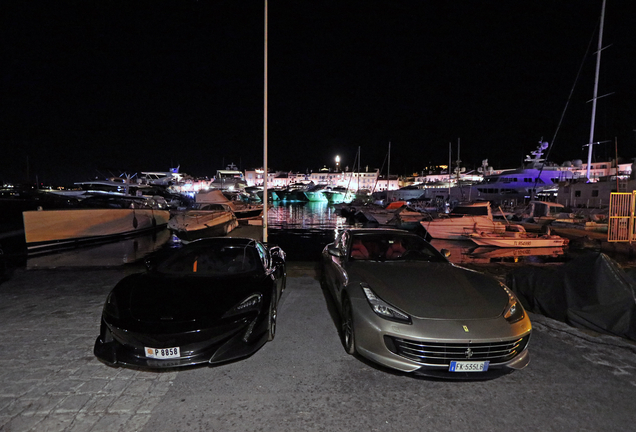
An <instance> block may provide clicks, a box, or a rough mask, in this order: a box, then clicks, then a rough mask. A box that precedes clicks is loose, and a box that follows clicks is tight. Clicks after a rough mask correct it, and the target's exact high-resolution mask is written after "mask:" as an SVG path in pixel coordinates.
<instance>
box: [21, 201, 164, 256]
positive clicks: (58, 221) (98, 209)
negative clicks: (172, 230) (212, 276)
mask: <svg viewBox="0 0 636 432" xmlns="http://www.w3.org/2000/svg"><path fill="white" fill-rule="evenodd" d="M153 204H155V203H154V202H153V201H149V200H147V199H145V198H143V197H132V196H107V195H103V196H94V197H89V198H85V199H83V200H82V201H80V202H79V203H78V206H79V207H77V208H69V209H62V210H59V209H41V210H33V211H25V212H23V213H22V218H23V222H24V237H25V241H26V245H27V250H28V251H29V252H30V253H31V252H38V251H46V250H48V249H52V248H60V247H75V246H77V245H80V244H86V243H94V242H105V241H112V240H114V239H116V238H121V237H127V236H135V235H140V234H142V233H146V232H149V231H152V230H157V229H159V228H162V227H165V226H166V225H167V223H168V220H169V219H170V212H169V211H168V210H165V209H160V208H158V207H157V206H156V205H153Z"/></svg>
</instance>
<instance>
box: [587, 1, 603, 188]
mask: <svg viewBox="0 0 636 432" xmlns="http://www.w3.org/2000/svg"><path fill="white" fill-rule="evenodd" d="M604 22H605V0H603V6H602V9H601V24H600V27H599V31H598V48H597V50H596V74H595V77H594V98H593V99H592V122H591V124H590V140H589V143H588V149H587V180H588V181H590V168H591V166H592V149H593V147H594V123H596V100H597V98H598V75H599V72H600V70H601V50H602V48H603V23H604Z"/></svg>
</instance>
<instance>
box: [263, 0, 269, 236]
mask: <svg viewBox="0 0 636 432" xmlns="http://www.w3.org/2000/svg"><path fill="white" fill-rule="evenodd" d="M264 50H265V53H264V54H265V60H264V65H263V66H264V72H263V75H264V76H263V81H264V87H265V89H264V92H263V100H264V103H263V241H264V242H266V243H267V210H268V208H269V200H268V198H267V0H265V47H264Z"/></svg>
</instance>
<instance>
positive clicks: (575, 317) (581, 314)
mask: <svg viewBox="0 0 636 432" xmlns="http://www.w3.org/2000/svg"><path fill="white" fill-rule="evenodd" d="M633 276H635V275H632V274H631V273H627V272H626V271H625V270H623V269H622V268H621V267H620V265H619V264H618V263H616V261H614V260H612V259H611V258H610V257H608V256H607V255H605V254H603V253H589V254H586V255H582V256H580V257H577V258H576V259H574V260H572V261H570V262H568V263H566V264H564V265H562V266H559V267H558V268H545V267H541V268H539V267H531V268H523V269H519V270H516V271H514V272H512V273H511V274H509V275H508V277H507V283H508V286H509V287H510V288H511V289H512V290H513V291H514V292H515V294H517V297H518V298H519V301H521V304H523V306H524V307H525V308H526V309H527V310H528V311H530V312H535V313H539V314H542V315H544V316H547V317H550V318H554V319H557V320H559V321H563V322H566V323H569V324H570V325H573V326H575V327H579V328H586V329H591V330H594V331H596V332H599V333H607V334H613V335H616V336H620V337H625V338H628V339H631V340H636V278H634V277H633Z"/></svg>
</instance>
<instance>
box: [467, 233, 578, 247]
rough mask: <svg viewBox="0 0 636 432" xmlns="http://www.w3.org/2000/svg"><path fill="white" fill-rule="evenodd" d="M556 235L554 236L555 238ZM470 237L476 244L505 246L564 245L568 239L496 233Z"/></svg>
mask: <svg viewBox="0 0 636 432" xmlns="http://www.w3.org/2000/svg"><path fill="white" fill-rule="evenodd" d="M555 237H556V238H555ZM470 239H471V240H472V241H473V242H475V243H476V244H477V245H478V246H494V247H505V248H550V247H563V246H566V245H567V243H568V241H567V239H564V238H562V237H557V236H549V237H546V238H540V237H539V238H510V237H499V236H496V235H493V236H488V235H475V234H474V235H471V236H470Z"/></svg>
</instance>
